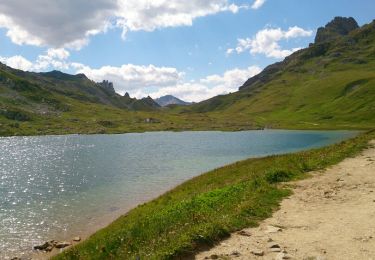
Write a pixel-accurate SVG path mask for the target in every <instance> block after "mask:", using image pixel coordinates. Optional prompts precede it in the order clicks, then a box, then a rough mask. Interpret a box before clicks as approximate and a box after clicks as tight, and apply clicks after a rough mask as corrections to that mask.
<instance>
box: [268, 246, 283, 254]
mask: <svg viewBox="0 0 375 260" xmlns="http://www.w3.org/2000/svg"><path fill="white" fill-rule="evenodd" d="M270 251H271V252H274V253H277V252H281V248H277V247H276V248H271V249H270Z"/></svg>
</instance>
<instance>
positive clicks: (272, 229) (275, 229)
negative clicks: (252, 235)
mask: <svg viewBox="0 0 375 260" xmlns="http://www.w3.org/2000/svg"><path fill="white" fill-rule="evenodd" d="M280 231H282V229H281V228H279V227H275V226H267V229H266V231H265V232H266V233H268V234H269V233H277V232H280Z"/></svg>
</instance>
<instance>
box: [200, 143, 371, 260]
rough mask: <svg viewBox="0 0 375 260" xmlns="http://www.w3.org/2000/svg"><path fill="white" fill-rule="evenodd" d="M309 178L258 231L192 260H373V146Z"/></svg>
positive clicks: (235, 236)
mask: <svg viewBox="0 0 375 260" xmlns="http://www.w3.org/2000/svg"><path fill="white" fill-rule="evenodd" d="M371 144H372V147H371V148H369V149H367V150H365V151H363V152H362V153H361V155H359V156H357V157H355V158H348V159H346V160H344V161H343V162H341V163H340V164H338V165H336V166H333V167H331V168H329V169H327V170H325V171H324V172H316V173H314V176H313V177H312V178H310V179H306V180H302V181H298V182H295V183H292V184H291V185H292V187H293V189H294V194H293V195H292V196H291V197H290V198H288V199H285V200H284V201H283V202H282V203H281V207H280V210H279V211H277V212H275V213H274V215H273V217H272V218H269V219H267V220H265V221H263V222H262V223H261V225H260V226H259V227H257V228H249V229H244V230H242V231H240V232H237V233H235V234H232V236H231V237H230V238H228V239H227V240H225V241H223V242H222V243H220V244H219V245H217V246H216V247H214V248H212V249H210V250H209V251H205V252H202V253H200V254H198V255H196V257H195V258H196V259H267V260H268V259H306V260H313V259H317V260H318V259H319V260H323V259H326V260H330V259H337V260H345V259H348V260H349V259H350V260H352V259H353V260H354V259H358V260H362V259H375V141H373V142H371Z"/></svg>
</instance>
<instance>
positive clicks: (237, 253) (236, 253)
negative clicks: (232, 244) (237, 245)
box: [230, 251, 241, 257]
mask: <svg viewBox="0 0 375 260" xmlns="http://www.w3.org/2000/svg"><path fill="white" fill-rule="evenodd" d="M230 255H231V256H237V257H238V256H240V255H241V253H240V252H238V251H233V252H232V253H231V254H230Z"/></svg>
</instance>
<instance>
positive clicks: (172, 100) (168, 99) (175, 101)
mask: <svg viewBox="0 0 375 260" xmlns="http://www.w3.org/2000/svg"><path fill="white" fill-rule="evenodd" d="M155 102H156V103H158V104H159V105H160V106H162V107H166V106H169V105H181V106H187V105H190V104H191V103H189V102H185V101H183V100H181V99H179V98H176V97H175V96H172V95H166V96H162V97H160V98H157V99H155Z"/></svg>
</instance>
